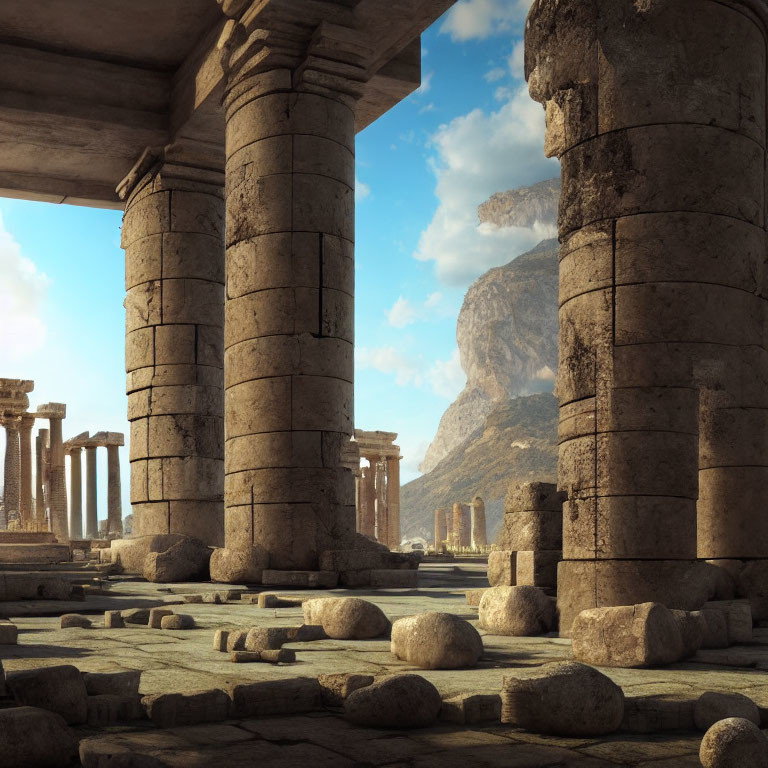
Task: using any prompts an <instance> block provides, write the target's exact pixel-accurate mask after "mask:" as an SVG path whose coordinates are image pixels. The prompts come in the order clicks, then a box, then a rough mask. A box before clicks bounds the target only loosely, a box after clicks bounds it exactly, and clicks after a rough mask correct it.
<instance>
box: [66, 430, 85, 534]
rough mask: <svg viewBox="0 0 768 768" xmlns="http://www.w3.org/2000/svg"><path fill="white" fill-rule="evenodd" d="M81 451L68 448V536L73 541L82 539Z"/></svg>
mask: <svg viewBox="0 0 768 768" xmlns="http://www.w3.org/2000/svg"><path fill="white" fill-rule="evenodd" d="M82 451H83V449H82V448H81V447H80V446H79V445H78V446H70V447H69V449H68V453H69V478H70V479H69V535H70V537H71V538H73V539H82V538H83V467H82Z"/></svg>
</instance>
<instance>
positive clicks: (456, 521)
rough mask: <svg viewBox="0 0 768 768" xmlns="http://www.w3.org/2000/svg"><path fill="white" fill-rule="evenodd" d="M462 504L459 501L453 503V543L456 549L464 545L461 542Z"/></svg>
mask: <svg viewBox="0 0 768 768" xmlns="http://www.w3.org/2000/svg"><path fill="white" fill-rule="evenodd" d="M462 512H463V510H462V505H461V504H460V503H459V502H458V501H457V502H454V505H453V525H452V526H451V533H452V543H453V547H454V549H458V548H459V547H461V546H462V543H461V529H462V520H461V518H462Z"/></svg>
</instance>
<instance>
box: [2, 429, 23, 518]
mask: <svg viewBox="0 0 768 768" xmlns="http://www.w3.org/2000/svg"><path fill="white" fill-rule="evenodd" d="M2 423H3V426H4V427H5V471H4V476H3V505H4V509H3V515H2V518H1V519H0V527H2V528H7V527H8V524H9V523H11V522H12V521H14V520H18V518H19V490H20V474H19V473H20V469H21V467H20V464H21V452H20V447H19V425H20V423H21V417H19V416H6V417H5V418H4V419H3V422H2Z"/></svg>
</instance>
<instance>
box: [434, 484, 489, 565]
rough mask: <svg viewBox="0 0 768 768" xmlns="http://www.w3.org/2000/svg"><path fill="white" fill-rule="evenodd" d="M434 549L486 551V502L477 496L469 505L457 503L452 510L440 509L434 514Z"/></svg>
mask: <svg viewBox="0 0 768 768" xmlns="http://www.w3.org/2000/svg"><path fill="white" fill-rule="evenodd" d="M434 525H435V528H434V547H435V550H436V551H438V552H439V551H440V550H441V549H442V548H443V547H444V546H447V547H448V549H456V550H460V549H470V548H472V549H476V550H479V551H482V550H484V549H485V548H486V547H487V546H488V537H487V532H486V520H485V502H484V501H483V500H482V499H481V498H480V496H475V498H474V499H473V500H472V502H471V503H469V504H464V503H462V502H458V501H457V502H455V503H454V505H453V507H452V508H451V509H445V508H440V509H436V510H435V514H434Z"/></svg>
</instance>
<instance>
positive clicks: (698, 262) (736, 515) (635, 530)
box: [526, 0, 768, 634]
mask: <svg viewBox="0 0 768 768" xmlns="http://www.w3.org/2000/svg"><path fill="white" fill-rule="evenodd" d="M764 33H765V30H764V29H763V28H762V24H761V23H760V22H758V20H757V17H756V16H752V15H751V14H750V12H749V11H748V10H747V8H746V3H743V4H742V3H739V2H734V3H729V4H726V3H720V2H714V1H712V0H678V1H677V2H674V3H671V2H654V3H639V2H633V0H614V1H613V2H610V3H608V2H600V1H599V0H566V1H565V2H563V1H562V0H560V1H559V2H558V1H556V0H538V1H537V2H536V3H535V4H534V6H533V8H532V9H531V12H530V14H529V18H528V24H527V27H526V74H527V77H528V81H529V87H530V91H531V95H532V96H533V98H535V99H536V100H538V101H540V102H541V103H543V104H544V105H545V108H546V115H547V138H546V149H547V153H548V154H549V155H555V156H558V157H559V158H560V160H561V167H562V181H563V183H562V189H563V192H562V196H561V201H560V219H559V226H560V241H561V244H562V245H561V252H560V317H559V320H560V322H559V325H560V345H559V346H560V361H559V369H558V382H557V395H558V399H559V401H560V409H561V410H560V441H561V444H560V464H559V484H560V487H561V488H563V490H566V491H567V493H568V502H567V503H566V504H565V509H564V515H563V517H564V528H563V556H564V558H565V561H564V562H563V563H561V564H560V567H559V573H558V605H559V609H560V617H561V618H560V626H561V632H562V633H563V634H568V632H569V630H570V624H571V622H572V620H573V618H574V617H575V616H576V615H577V614H578V612H579V611H581V610H583V609H585V608H589V607H593V606H596V605H627V604H633V603H640V602H645V601H651V600H654V601H660V602H663V603H666V604H667V605H668V606H670V607H673V608H683V609H689V610H690V609H693V608H697V607H699V605H700V604H701V602H702V600H704V599H706V598H707V596H708V587H707V585H706V583H705V578H704V577H703V573H702V567H701V566H699V565H696V564H695V563H694V558H695V557H696V555H697V510H696V500H697V497H698V498H699V522H698V539H699V554H700V555H705V556H708V557H713V556H719V557H737V556H759V557H766V556H768V516H766V515H763V514H759V513H757V512H756V510H758V509H760V508H761V507H762V502H763V499H764V489H765V486H766V482H768V466H766V465H767V464H768V451H767V450H766V436H767V435H768V432H767V431H766V424H768V421H766V418H767V417H768V411H767V410H766V408H768V353H767V352H766V349H765V338H764V331H763V328H764V318H765V317H766V302H765V299H764V296H765V286H764V280H763V274H764V259H765V231H764V190H765V178H764V175H765V170H764V169H765V157H764V150H763V147H764V146H765V79H766V52H765V40H764ZM700 438H701V439H700ZM700 467H701V473H700V472H699V468H700ZM699 481H701V485H699Z"/></svg>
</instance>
